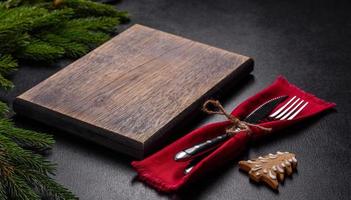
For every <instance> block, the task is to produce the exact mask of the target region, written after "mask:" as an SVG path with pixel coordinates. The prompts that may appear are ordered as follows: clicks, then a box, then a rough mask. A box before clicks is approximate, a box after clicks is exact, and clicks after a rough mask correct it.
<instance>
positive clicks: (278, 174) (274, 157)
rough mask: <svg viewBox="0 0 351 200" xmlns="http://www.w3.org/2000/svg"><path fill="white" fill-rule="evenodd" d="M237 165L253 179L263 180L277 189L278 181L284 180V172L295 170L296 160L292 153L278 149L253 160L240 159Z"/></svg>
mask: <svg viewBox="0 0 351 200" xmlns="http://www.w3.org/2000/svg"><path fill="white" fill-rule="evenodd" d="M239 167H240V169H242V170H244V171H246V172H248V173H249V176H250V179H252V180H253V181H255V182H260V181H262V182H265V183H267V184H268V185H269V186H270V187H271V188H272V189H275V190H277V189H278V186H279V183H278V181H279V182H282V181H284V176H285V174H287V175H288V176H290V175H291V174H292V173H293V171H294V170H296V167H297V160H296V157H295V154H293V153H289V152H280V151H278V152H277V153H276V154H268V155H266V156H263V157H261V156H260V157H258V158H257V159H254V160H248V161H240V162H239Z"/></svg>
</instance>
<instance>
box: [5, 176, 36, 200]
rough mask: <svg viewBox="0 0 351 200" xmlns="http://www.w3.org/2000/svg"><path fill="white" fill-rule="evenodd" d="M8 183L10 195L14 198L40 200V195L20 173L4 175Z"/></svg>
mask: <svg viewBox="0 0 351 200" xmlns="http://www.w3.org/2000/svg"><path fill="white" fill-rule="evenodd" d="M4 182H5V184H7V188H8V195H9V197H10V198H12V199H21V200H22V199H23V200H40V196H39V195H38V194H36V193H35V191H34V190H33V189H32V188H30V186H29V185H28V184H27V183H26V182H25V181H24V180H23V179H22V178H21V177H19V176H18V175H16V174H12V175H10V176H5V177H4Z"/></svg>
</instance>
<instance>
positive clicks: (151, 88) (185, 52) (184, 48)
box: [14, 25, 253, 158]
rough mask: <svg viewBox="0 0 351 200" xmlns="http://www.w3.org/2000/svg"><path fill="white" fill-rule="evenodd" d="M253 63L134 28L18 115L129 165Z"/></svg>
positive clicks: (31, 95) (54, 80) (23, 100)
mask: <svg viewBox="0 0 351 200" xmlns="http://www.w3.org/2000/svg"><path fill="white" fill-rule="evenodd" d="M252 67H253V61H252V59H250V58H248V57H246V56H242V55H238V54H235V53H231V52H228V51H225V50H222V49H218V48H215V47H212V46H208V45H205V44H201V43H198V42H194V41H191V40H188V39H185V38H182V37H179V36H175V35H172V34H168V33H164V32H161V31H158V30H155V29H151V28H148V27H145V26H142V25H134V26H132V27H131V28H129V29H127V30H126V31H124V32H122V33H121V34H119V35H118V36H116V37H114V38H113V39H111V40H110V41H108V42H106V43H105V44H103V45H102V46H100V47H98V48H97V49H95V50H93V51H92V52H90V53H89V54H87V55H86V56H84V57H82V58H81V59H79V60H77V61H75V62H74V63H72V64H71V65H69V66H67V67H66V68H64V69H63V70H61V71H59V72H58V73H56V74H54V75H53V76H51V77H49V78H48V79H46V80H44V81H43V82H41V83H39V84H38V85H37V86H35V87H33V88H32V89H30V90H28V91H27V92H25V93H23V94H22V95H20V96H18V97H17V98H16V100H15V102H14V109H15V111H16V112H17V113H18V114H22V115H25V116H28V117H31V118H34V119H36V120H39V121H41V122H44V123H47V124H49V125H51V126H55V127H58V128H61V129H64V130H67V131H69V132H72V133H75V134H78V135H80V136H82V137H84V138H87V139H89V140H93V141H95V142H97V143H100V144H102V145H105V146H108V147H110V148H112V149H115V150H119V151H121V152H124V153H127V154H129V155H132V156H135V157H139V158H141V157H143V155H144V154H145V153H146V152H148V149H151V148H152V146H155V145H157V141H158V140H161V139H162V137H165V136H166V135H167V132H168V130H169V129H171V128H172V127H173V126H175V125H177V124H179V123H180V122H181V121H182V120H183V119H184V118H185V117H186V116H187V115H188V114H190V113H191V112H193V111H194V108H195V107H198V106H199V105H200V103H202V102H203V101H204V100H205V99H206V98H209V97H210V95H212V94H213V93H214V92H216V91H217V90H218V89H219V88H220V87H222V86H223V85H224V84H230V83H231V82H235V80H236V79H239V78H240V76H243V75H244V74H247V73H249V72H250V71H251V70H252Z"/></svg>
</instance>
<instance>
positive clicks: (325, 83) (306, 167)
mask: <svg viewBox="0 0 351 200" xmlns="http://www.w3.org/2000/svg"><path fill="white" fill-rule="evenodd" d="M117 6H118V7H119V8H121V9H124V10H127V11H129V12H130V14H131V15H132V21H131V23H130V24H129V25H128V26H130V25H132V24H134V23H140V24H143V25H147V26H150V27H153V28H157V29H160V30H163V31H167V32H170V33H174V34H178V35H181V36H184V37H187V38H190V39H193V40H197V41H200V42H203V43H207V44H210V45H213V46H217V47H220V48H224V49H227V50H230V51H234V52H238V53H241V54H244V55H248V56H251V57H253V58H254V59H255V61H256V65H255V70H254V72H253V73H252V76H250V77H248V78H246V79H245V81H243V82H242V84H240V85H238V86H235V87H232V88H231V89H229V90H227V91H222V92H221V93H220V94H219V95H218V96H217V97H218V98H220V99H222V100H223V101H224V102H225V107H226V109H229V110H230V109H232V108H233V107H234V106H235V105H236V104H237V103H239V102H241V101H242V100H244V99H246V98H247V97H249V96H250V95H253V94H254V93H256V92H258V91H259V90H260V89H262V88H263V87H265V86H266V85H268V84H270V83H271V82H272V81H273V80H274V79H275V78H276V77H277V76H278V75H279V74H282V75H284V76H286V77H287V78H288V80H289V81H290V82H292V83H294V84H296V85H298V86H299V87H301V88H303V89H304V90H306V91H309V92H311V93H313V94H316V95H317V96H319V97H321V98H323V99H326V100H328V101H333V102H336V103H337V105H338V106H337V108H336V110H337V111H332V112H327V113H325V114H324V115H322V116H320V117H317V118H315V119H312V120H308V121H307V122H305V123H303V124H299V125H296V126H294V127H291V128H289V129H288V130H285V131H281V132H280V133H279V134H278V135H275V137H269V138H267V139H266V140H264V141H262V142H260V143H258V144H256V145H254V146H252V147H251V148H250V150H248V151H247V153H246V154H245V155H243V156H242V159H246V158H248V157H254V156H257V155H261V154H266V153H270V152H275V151H277V150H283V151H291V152H294V153H296V154H297V158H298V160H299V166H298V170H299V171H298V173H297V174H294V175H293V178H292V179H290V178H288V179H287V180H286V181H285V184H284V185H282V186H281V187H280V193H274V192H272V191H271V190H269V189H267V188H266V187H265V186H260V185H255V184H252V183H250V181H249V179H248V176H246V175H245V174H244V173H242V172H240V171H239V170H238V166H237V165H236V164H235V163H236V162H233V164H232V165H231V166H228V167H226V168H224V169H219V170H218V171H217V172H216V173H214V174H212V175H209V176H207V177H206V178H204V179H203V180H202V181H201V182H199V183H198V184H196V185H193V187H192V188H191V189H189V188H188V189H187V190H183V191H181V192H179V193H177V194H173V195H165V194H159V193H157V192H155V191H154V190H153V189H151V188H149V187H147V186H145V185H144V184H142V183H140V182H138V181H135V179H134V177H135V175H136V173H135V172H134V171H133V170H132V168H131V167H130V165H129V162H130V161H131V158H128V157H126V156H124V155H121V154H118V153H113V152H110V151H109V150H107V149H105V148H103V147H99V146H96V145H94V144H92V143H89V142H86V141H84V140H82V139H79V138H76V137H72V136H70V135H67V134H65V133H63V132H62V131H59V130H53V129H50V128H49V127H45V126H44V125H42V124H39V123H36V122H34V121H30V120H28V119H23V118H19V117H15V121H16V123H17V124H18V125H19V126H22V127H26V128H32V129H35V130H42V131H46V132H49V133H54V134H55V138H56V140H57V143H56V144H55V147H54V149H53V151H52V154H51V155H50V156H49V158H50V160H52V161H54V162H56V163H58V171H57V176H56V178H57V180H58V181H59V182H60V183H62V184H64V185H66V186H67V187H68V188H70V189H71V190H72V191H73V192H74V193H76V194H77V195H78V196H79V197H80V198H81V199H83V200H86V199H87V200H90V199H91V200H95V199H101V200H110V199H158V198H164V199H167V198H171V199H281V200H282V199H350V198H351V190H350V188H351V184H350V180H349V179H350V177H351V162H350V157H351V149H350V146H351V133H350V129H351V127H350V120H351V115H350V112H351V106H350V103H351V101H350V95H351V78H350V75H351V73H350V72H351V70H350V67H351V55H350V54H351V38H350V36H351V15H350V12H351V11H350V10H351V6H350V3H347V2H346V1H345V2H341V1H328V2H327V1H325V2H323V1H318V0H316V1H290V2H287V1H278V0H277V1H273V0H267V1H259V0H257V1H252V0H240V1H239V0H238V1H234V0H227V1H225V0H220V1H211V0H206V1H199V0H177V1H165V0H149V1H143V0H139V1H133V0H125V1H123V2H120V3H119V4H118V5H117ZM124 28H126V27H123V28H122V29H124ZM122 29H121V30H122ZM68 63H69V62H60V63H58V64H57V66H51V67H47V66H37V67H26V64H25V63H24V64H22V65H23V67H22V68H21V69H20V71H19V72H18V73H16V74H15V75H14V76H13V80H14V82H15V84H16V88H15V89H14V90H13V91H11V92H9V93H4V92H2V93H1V95H0V97H1V100H5V101H7V102H8V103H11V102H12V100H13V98H14V97H15V96H16V95H18V94H20V93H22V92H24V91H25V90H27V89H29V88H31V87H32V86H34V85H35V84H37V83H38V82H40V81H41V80H43V79H45V78H46V77H48V76H49V75H51V74H53V73H55V72H56V71H58V70H59V69H61V68H62V67H64V66H66V65H67V64H68ZM218 120H221V118H220V117H215V116H208V117H206V118H204V117H202V118H199V119H197V120H194V121H193V123H191V126H190V125H187V126H185V127H180V129H181V130H179V131H176V130H175V132H178V134H184V133H185V132H186V131H189V130H192V129H194V128H196V127H198V126H200V125H202V124H205V123H208V122H210V121H218Z"/></svg>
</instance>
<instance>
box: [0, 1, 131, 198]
mask: <svg viewBox="0 0 351 200" xmlns="http://www.w3.org/2000/svg"><path fill="white" fill-rule="evenodd" d="M127 21H128V16H127V13H125V12H120V11H118V10H116V9H115V8H114V7H112V6H109V5H104V4H101V3H96V2H93V1H89V0H54V1H51V0H7V1H4V0H0V88H3V89H11V88H12V87H14V85H13V83H12V82H11V81H10V80H8V79H7V78H6V77H7V76H8V75H9V74H11V73H13V72H15V71H16V70H17V68H18V61H19V60H30V61H41V62H47V63H50V62H54V61H55V60H57V59H60V58H63V57H67V58H78V57H80V56H82V55H84V54H86V53H87V52H88V51H90V50H91V49H93V48H95V47H96V46H97V45H100V44H101V43H103V42H105V41H106V40H108V39H109V38H110V37H111V34H113V33H114V32H115V31H116V26H117V25H119V24H121V23H124V22H127ZM8 112H9V108H8V107H7V105H6V104H5V103H3V102H0V200H12V199H16V200H17V199H18V200H37V199H38V200H39V199H54V200H71V199H77V197H76V196H75V195H74V194H73V193H71V192H70V191H69V190H67V189H66V188H65V187H63V186H62V185H60V184H58V183H57V182H56V181H55V180H54V179H53V178H52V176H53V175H54V173H55V165H54V164H52V163H51V162H49V161H48V160H46V159H45V158H44V157H43V156H42V155H41V152H43V151H45V150H47V149H50V148H51V147H52V145H53V144H54V139H53V137H52V136H50V135H47V134H44V133H38V132H35V131H30V130H25V129H21V128H17V127H15V126H14V124H13V123H12V122H11V120H10V119H8V118H7V113H8Z"/></svg>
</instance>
